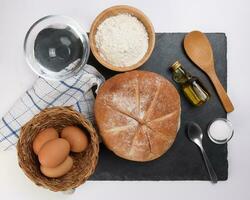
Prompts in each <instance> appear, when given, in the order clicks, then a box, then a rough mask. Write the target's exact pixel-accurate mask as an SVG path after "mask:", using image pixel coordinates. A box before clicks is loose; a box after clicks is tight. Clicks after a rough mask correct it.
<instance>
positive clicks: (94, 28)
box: [89, 5, 155, 72]
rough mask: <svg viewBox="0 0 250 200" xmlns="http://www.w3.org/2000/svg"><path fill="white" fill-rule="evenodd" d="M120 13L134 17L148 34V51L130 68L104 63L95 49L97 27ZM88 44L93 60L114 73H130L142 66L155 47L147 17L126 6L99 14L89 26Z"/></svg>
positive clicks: (111, 8)
mask: <svg viewBox="0 0 250 200" xmlns="http://www.w3.org/2000/svg"><path fill="white" fill-rule="evenodd" d="M121 13H128V14H131V15H132V16H135V17H136V18H137V19H138V20H139V21H140V22H141V23H142V24H143V25H144V26H145V28H146V31H147V33H148V50H147V52H146V54H145V55H144V57H143V58H142V59H141V60H140V61H139V62H137V63H135V64H133V65H131V66H122V67H118V66H114V65H112V64H110V63H108V62H107V61H105V60H104V59H103V58H102V57H101V56H100V54H99V52H98V49H97V47H96V43H95V34H96V31H97V28H98V26H99V25H100V24H101V23H102V22H103V21H104V20H105V19H106V18H108V17H111V16H115V15H118V14H121ZM89 42H90V48H91V51H92V53H93V54H94V56H95V58H96V59H97V60H98V61H99V62H100V63H101V64H102V65H103V66H105V67H107V68H109V69H111V70H114V71H120V72H123V71H130V70H134V69H136V68H138V67H140V66H141V65H143V64H144V63H145V62H146V61H147V60H148V59H149V57H150V55H151V54H152V52H153V49H154V46H155V32H154V28H153V25H152V23H151V22H150V20H149V19H148V17H147V16H146V15H145V14H144V13H143V12H142V11H140V10H138V9H136V8H134V7H131V6H126V5H119V6H113V7H110V8H108V9H106V10H104V11H103V12H101V13H100V14H99V15H98V16H97V17H96V18H95V20H94V22H93V23H92V25H91V29H90V33H89Z"/></svg>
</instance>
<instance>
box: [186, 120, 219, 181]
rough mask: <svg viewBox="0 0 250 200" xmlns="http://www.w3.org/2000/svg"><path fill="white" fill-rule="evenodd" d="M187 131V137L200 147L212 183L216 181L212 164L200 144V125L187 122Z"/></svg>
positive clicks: (201, 135)
mask: <svg viewBox="0 0 250 200" xmlns="http://www.w3.org/2000/svg"><path fill="white" fill-rule="evenodd" d="M187 133H188V137H189V139H190V140H191V141H192V142H194V143H195V144H196V145H197V146H198V147H199V148H200V150H201V153H202V155H203V159H204V161H205V164H206V167H207V170H208V173H209V176H210V179H211V181H212V183H217V180H218V179H217V175H216V174H215V171H214V169H213V166H212V164H211V163H210V161H209V159H208V157H207V154H206V152H205V150H204V148H203V146H202V138H203V134H202V130H201V128H200V126H199V125H198V124H196V123H194V122H190V123H188V129H187Z"/></svg>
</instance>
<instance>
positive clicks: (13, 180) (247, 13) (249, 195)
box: [0, 0, 250, 200]
mask: <svg viewBox="0 0 250 200" xmlns="http://www.w3.org/2000/svg"><path fill="white" fill-rule="evenodd" d="M117 4H129V5H132V6H135V7H137V8H139V9H141V10H142V11H144V12H145V13H146V14H147V15H148V17H149V18H150V19H151V20H152V22H153V24H154V27H155V30H156V31H157V32H189V31H191V30H194V29H198V30H201V31H204V32H225V33H226V35H227V39H228V55H227V57H228V94H229V96H230V97H231V99H232V101H233V103H234V105H235V111H234V112H233V113H231V114H229V115H228V118H229V119H230V120H231V121H232V123H233V125H234V127H235V135H234V137H233V139H232V140H231V141H230V143H229V146H228V148H229V156H228V159H229V177H228V180H227V181H225V182H219V183H218V184H216V185H212V184H211V183H210V182H207V181H206V182H202V181H160V182H151V181H148V182H136V181H135V182H127V181H125V182H112V181H106V182H101V181H100V182H98V181H89V182H87V183H86V184H84V185H82V186H81V187H79V188H78V189H77V191H76V192H75V193H74V194H73V195H64V194H62V193H53V192H50V191H48V190H45V189H43V188H40V187H37V186H35V185H34V184H33V183H31V182H30V181H29V179H28V178H26V176H25V175H24V174H23V172H22V171H21V170H20V168H19V167H18V165H17V156H16V151H8V152H0V199H1V200H2V199H11V200H12V199H18V200H20V199H25V200H29V199H32V200H33V199H43V200H44V199H46V200H50V199H60V200H63V199H87V200H91V199H119V200H123V199H124V200H127V199H144V200H147V199H193V200H195V199H197V200H198V199H201V198H202V199H203V200H206V199H207V200H208V199H209V200H211V199H241V200H245V199H246V200H247V199H250V189H249V180H250V172H249V171H250V156H249V158H247V154H249V153H250V144H249V141H250V133H249V128H250V126H249V125H248V119H249V118H248V114H249V112H250V108H249V104H250V94H249V92H250V90H249V85H248V81H247V80H250V79H249V75H250V70H249V69H250V66H249V57H250V56H249V52H250V47H249V46H250V42H249V36H250V25H249V19H250V1H249V0H237V1H233V0H220V1H218V0H206V1H204V0H203V1H202V0H189V1H187V0H183V1H181V0H166V1H164V0H162V1H157V0H153V1H142V0H141V1H139V0H137V1H135V0H134V1H132V0H131V1H115V0H113V1H104V0H103V1H98V0H89V1H86V0H85V1H84V0H53V1H52V0H42V1H38V0H37V1H35V0H22V1H14V0H0V92H1V93H0V116H2V115H3V114H4V113H5V112H6V111H7V110H8V109H9V108H10V106H11V105H12V104H13V103H14V102H15V100H16V99H17V98H18V97H19V96H20V95H21V94H22V93H23V92H24V91H25V90H26V89H27V88H28V87H29V86H31V85H32V83H33V81H34V80H35V79H36V76H35V75H34V74H33V73H32V71H31V70H30V69H29V67H28V66H27V64H26V63H25V60H24V56H23V48H22V47H23V39H24V36H25V33H26V31H27V30H28V28H29V27H30V26H31V24H32V23H33V22H35V21H36V20H37V19H39V18H41V17H43V16H45V15H49V14H64V15H69V16H72V17H73V18H75V19H76V20H77V21H78V22H79V23H81V24H82V26H84V27H85V28H86V30H87V31H89V29H90V25H91V22H92V21H93V20H94V18H95V16H96V15H97V14H98V13H100V12H101V11H102V10H103V9H105V8H107V7H109V6H112V5H117Z"/></svg>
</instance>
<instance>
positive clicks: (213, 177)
mask: <svg viewBox="0 0 250 200" xmlns="http://www.w3.org/2000/svg"><path fill="white" fill-rule="evenodd" d="M200 149H201V153H202V156H203V159H204V161H205V164H206V167H207V171H208V173H209V176H210V179H211V181H212V182H213V183H217V180H218V178H217V175H216V173H215V171H214V168H213V166H212V164H211V162H210V161H209V159H208V157H207V154H206V152H205V151H204V149H203V148H202V147H200Z"/></svg>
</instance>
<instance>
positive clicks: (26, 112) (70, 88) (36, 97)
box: [0, 65, 105, 150]
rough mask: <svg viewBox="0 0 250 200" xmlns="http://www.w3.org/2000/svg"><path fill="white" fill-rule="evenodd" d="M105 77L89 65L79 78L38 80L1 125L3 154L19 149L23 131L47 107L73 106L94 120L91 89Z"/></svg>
mask: <svg viewBox="0 0 250 200" xmlns="http://www.w3.org/2000/svg"><path fill="white" fill-rule="evenodd" d="M104 80H105V79H104V77H103V76H102V75H101V74H100V73H99V72H98V71H97V70H96V69H95V68H94V67H92V66H90V65H86V66H84V68H83V69H82V70H81V71H80V72H79V73H78V74H77V75H76V76H73V77H71V78H69V79H66V80H64V81H48V80H45V79H43V78H41V77H39V78H38V79H37V80H36V81H35V83H34V85H33V86H32V87H31V88H30V89H29V90H27V91H26V92H25V94H24V95H23V96H22V97H21V98H19V99H18V101H17V102H16V103H15V104H14V106H13V107H12V108H11V109H10V110H9V111H8V112H7V113H6V114H5V116H4V117H2V119H1V121H0V150H8V149H12V148H13V147H15V146H16V143H17V141H18V138H19V133H20V129H21V127H22V126H23V125H24V124H25V123H26V122H28V121H29V120H30V119H31V118H32V117H33V116H34V115H35V114H37V113H39V112H40V111H41V110H43V109H44V108H47V107H53V106H73V107H74V109H76V110H77V111H79V112H81V113H82V114H84V115H85V117H86V118H88V119H89V120H90V121H92V120H93V103H94V95H93V93H92V90H91V88H92V87H93V86H97V90H98V88H99V86H100V85H101V84H102V83H103V82H104Z"/></svg>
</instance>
